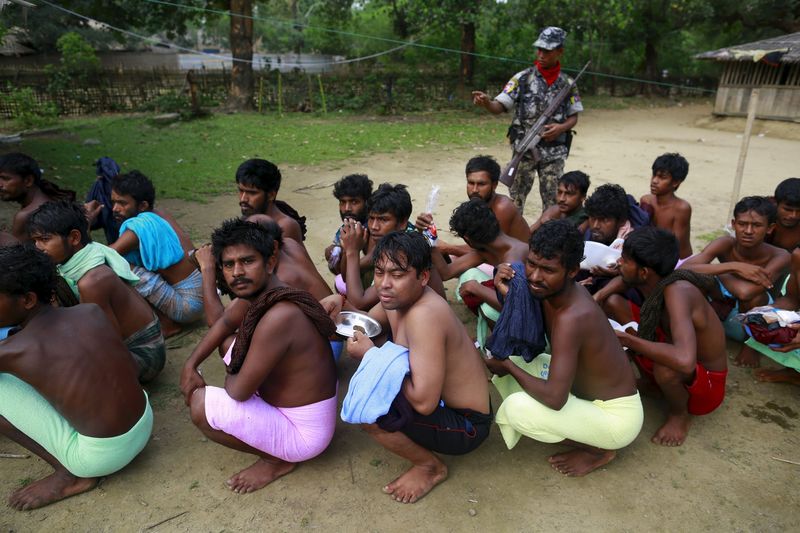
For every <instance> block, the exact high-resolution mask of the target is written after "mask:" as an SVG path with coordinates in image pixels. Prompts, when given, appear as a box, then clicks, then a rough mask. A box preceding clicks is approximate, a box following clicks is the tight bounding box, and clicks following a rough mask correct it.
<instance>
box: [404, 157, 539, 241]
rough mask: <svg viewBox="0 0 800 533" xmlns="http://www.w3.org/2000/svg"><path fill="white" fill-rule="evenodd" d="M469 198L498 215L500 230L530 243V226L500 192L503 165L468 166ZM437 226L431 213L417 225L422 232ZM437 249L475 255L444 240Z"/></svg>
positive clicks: (476, 162) (480, 160) (478, 162)
mask: <svg viewBox="0 0 800 533" xmlns="http://www.w3.org/2000/svg"><path fill="white" fill-rule="evenodd" d="M465 172H466V175H467V198H468V199H470V200H471V199H473V198H480V199H481V200H483V201H484V202H486V203H487V204H488V205H489V208H490V209H491V210H492V211H493V212H494V216H495V217H496V218H497V222H498V223H499V224H500V230H501V231H502V232H503V233H505V234H506V235H508V236H509V237H513V238H515V239H517V240H519V241H522V242H526V243H527V242H528V237H530V235H531V233H530V229H529V228H528V223H527V222H526V221H525V218H523V216H522V214H520V212H519V210H517V208H516V206H515V205H514V202H512V201H511V198H509V197H508V196H506V195H504V194H499V193H498V192H497V184H498V183H499V179H500V165H498V164H497V161H495V160H494V158H492V157H491V156H488V155H479V156H475V157H473V158H472V159H470V160H469V161H468V162H467V167H466V170H465ZM431 224H433V215H431V213H420V215H419V216H417V220H416V221H415V223H414V225H415V226H416V228H417V230H418V231H425V230H426V229H428V227H429V226H430V225H431ZM436 248H437V249H438V250H439V251H440V252H441V253H442V254H447V255H452V256H460V255H464V254H466V253H469V252H471V251H472V248H470V247H469V246H468V245H465V244H463V245H454V244H449V243H447V242H444V241H443V240H442V239H441V238H440V239H438V240H437V241H436Z"/></svg>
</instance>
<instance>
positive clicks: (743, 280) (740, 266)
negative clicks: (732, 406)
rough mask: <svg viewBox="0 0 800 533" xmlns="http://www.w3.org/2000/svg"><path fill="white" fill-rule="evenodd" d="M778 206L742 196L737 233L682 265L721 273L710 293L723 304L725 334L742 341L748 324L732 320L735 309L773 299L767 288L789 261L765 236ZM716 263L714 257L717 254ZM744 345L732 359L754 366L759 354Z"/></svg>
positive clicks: (734, 222) (736, 210)
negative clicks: (717, 287)
mask: <svg viewBox="0 0 800 533" xmlns="http://www.w3.org/2000/svg"><path fill="white" fill-rule="evenodd" d="M775 216H776V211H775V206H774V205H773V204H772V202H770V201H769V200H768V199H767V198H764V197H763V196H748V197H746V198H742V199H741V200H739V202H738V203H737V204H736V206H734V208H733V220H732V221H731V225H732V226H733V229H734V232H735V236H734V237H729V236H725V237H720V238H718V239H716V240H714V241H712V242H711V243H710V244H709V245H708V246H706V247H705V248H704V249H703V251H702V252H699V253H697V254H695V255H694V256H692V257H691V258H690V259H688V260H687V261H686V262H684V263H683V264H682V265H681V268H685V269H688V270H692V271H694V272H698V273H700V274H711V275H713V276H716V277H717V281H718V285H719V291H714V293H713V294H711V295H709V296H710V297H711V298H712V299H713V300H714V301H716V302H719V304H718V307H722V305H725V307H724V309H723V311H722V315H725V316H721V318H722V320H723V321H724V322H726V324H725V326H726V331H725V333H726V335H727V336H728V337H730V338H732V339H734V340H738V341H740V342H741V341H744V330H743V328H742V327H741V325H740V324H739V323H738V322H735V321H733V320H732V317H734V316H736V314H737V313H744V312H746V311H749V310H750V309H752V308H753V307H757V306H760V305H766V304H768V303H769V302H771V301H772V296H771V295H770V294H769V292H768V291H769V290H770V289H772V288H773V285H774V284H775V283H776V282H777V281H778V278H780V277H781V276H782V275H783V274H785V273H786V271H787V269H788V267H789V261H790V255H789V252H787V251H786V250H784V249H782V248H778V247H777V246H773V245H771V244H767V243H766V242H764V238H765V237H766V236H767V234H768V233H769V231H770V230H771V229H772V227H773V226H774V225H775ZM715 259H716V260H718V261H719V262H718V263H712V261H714V260H715ZM751 355H752V354H749V353H748V352H747V351H744V350H743V351H740V352H739V355H737V356H736V359H735V360H734V364H735V365H738V366H745V367H753V366H757V365H758V358H757V357H756V358H750V357H749V356H751Z"/></svg>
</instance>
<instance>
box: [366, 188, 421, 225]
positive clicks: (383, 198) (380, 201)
mask: <svg viewBox="0 0 800 533" xmlns="http://www.w3.org/2000/svg"><path fill="white" fill-rule="evenodd" d="M411 209H412V208H411V195H410V194H408V189H407V187H406V186H405V185H401V184H397V185H392V184H390V183H383V184H381V186H380V187H378V190H377V191H375V192H374V193H372V196H370V197H369V200H367V213H391V214H392V215H394V217H395V218H396V219H397V220H398V221H399V220H408V217H410V216H411Z"/></svg>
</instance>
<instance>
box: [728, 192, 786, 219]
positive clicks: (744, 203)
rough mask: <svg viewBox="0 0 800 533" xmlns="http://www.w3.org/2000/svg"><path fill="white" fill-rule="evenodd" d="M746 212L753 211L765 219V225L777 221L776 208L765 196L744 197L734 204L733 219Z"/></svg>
mask: <svg viewBox="0 0 800 533" xmlns="http://www.w3.org/2000/svg"><path fill="white" fill-rule="evenodd" d="M748 211H754V212H755V213H757V214H759V215H761V216H762V217H766V218H767V224H774V223H775V221H776V220H777V219H778V208H777V207H775V204H774V203H772V202H770V201H769V198H767V197H766V196H745V197H744V198H742V199H741V200H739V201H738V202H736V206H735V207H734V208H733V218H736V215H741V214H742V213H747V212H748Z"/></svg>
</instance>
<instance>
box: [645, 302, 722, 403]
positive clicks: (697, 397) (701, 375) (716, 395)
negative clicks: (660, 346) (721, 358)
mask: <svg viewBox="0 0 800 533" xmlns="http://www.w3.org/2000/svg"><path fill="white" fill-rule="evenodd" d="M631 313H633V319H634V320H635V321H636V322H639V306H637V305H636V304H633V303H631ZM656 338H657V339H658V342H665V341H666V340H667V336H666V335H665V334H664V332H663V331H662V330H661V328H657V329H656ZM633 357H634V359H636V365H637V366H638V367H639V369H641V371H642V373H643V374H646V375H647V377H648V378H650V380H651V381H653V383H655V379H654V378H653V364H654V363H653V360H652V359H648V358H647V357H644V356H643V355H639V354H634V356H633ZM694 374H695V375H694V380H692V382H691V383H690V384H689V385H686V390H687V391H688V392H689V402H688V405H687V410H688V411H689V414H692V415H707V414H708V413H710V412H712V411H713V410H714V409H716V408H717V407H719V406H720V404H721V403H722V400H723V399H724V398H725V381H726V380H727V378H728V370H727V369H725V370H724V371H722V372H716V371H713V370H707V369H706V367H704V366H703V365H702V364H700V363H697V364H696V366H695V370H694Z"/></svg>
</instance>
